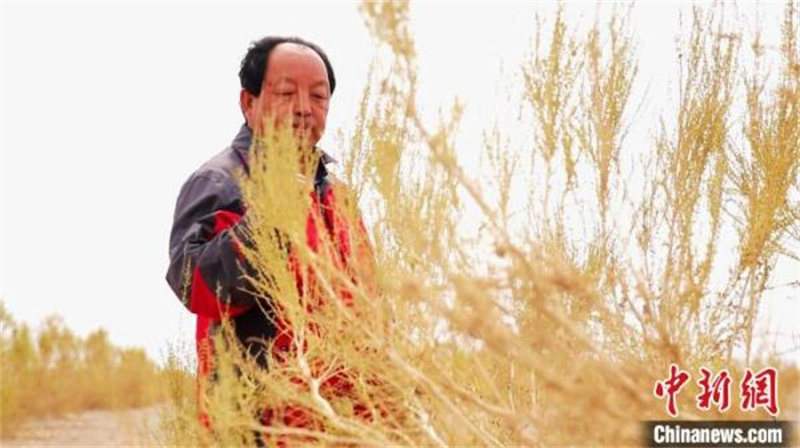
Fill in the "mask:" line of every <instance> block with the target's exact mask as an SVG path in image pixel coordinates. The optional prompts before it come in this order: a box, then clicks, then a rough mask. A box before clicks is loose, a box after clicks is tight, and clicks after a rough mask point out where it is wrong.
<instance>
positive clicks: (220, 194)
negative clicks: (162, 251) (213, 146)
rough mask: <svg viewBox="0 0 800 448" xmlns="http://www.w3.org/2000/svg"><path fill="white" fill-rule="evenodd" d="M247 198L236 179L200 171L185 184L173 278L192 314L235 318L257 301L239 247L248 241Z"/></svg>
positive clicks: (174, 239)
mask: <svg viewBox="0 0 800 448" xmlns="http://www.w3.org/2000/svg"><path fill="white" fill-rule="evenodd" d="M246 226H247V224H246V219H245V217H244V207H243V205H242V203H241V196H240V194H239V193H238V188H237V187H236V185H235V183H234V181H233V179H232V178H230V177H228V176H225V175H223V174H221V173H217V172H204V173H196V174H194V175H193V176H192V177H191V178H190V179H189V180H188V181H187V182H186V183H185V184H184V185H183V188H181V192H180V195H179V196H178V201H177V204H176V206H175V216H174V221H173V226H172V232H171V234H170V242H169V258H170V262H169V268H168V271H167V282H168V283H169V285H170V287H171V288H172V290H173V291H174V292H175V294H176V295H177V296H178V298H180V299H181V302H182V303H183V304H184V306H186V307H187V308H188V309H189V310H190V311H191V312H193V313H196V314H198V315H203V316H205V317H209V318H212V319H219V318H220V317H221V315H222V314H223V313H225V314H229V315H231V316H232V317H233V316H235V315H237V314H240V313H241V312H244V311H246V310H247V309H249V308H250V307H251V306H252V305H253V304H254V303H255V302H254V298H253V296H252V295H251V294H250V293H248V292H247V289H248V286H249V284H248V283H249V282H248V281H247V280H246V279H245V276H244V274H245V273H246V272H248V273H249V271H250V268H249V267H248V266H247V263H246V261H245V260H244V258H243V257H242V256H241V254H240V253H239V251H238V247H237V245H239V244H242V243H243V242H244V241H246V235H247V232H246Z"/></svg>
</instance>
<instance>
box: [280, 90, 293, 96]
mask: <svg viewBox="0 0 800 448" xmlns="http://www.w3.org/2000/svg"><path fill="white" fill-rule="evenodd" d="M292 95H294V92H291V91H287V92H278V96H284V97H288V96H292Z"/></svg>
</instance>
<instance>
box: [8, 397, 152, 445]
mask: <svg viewBox="0 0 800 448" xmlns="http://www.w3.org/2000/svg"><path fill="white" fill-rule="evenodd" d="M162 409H163V407H159V406H154V407H148V408H140V409H127V410H115V411H109V410H96V411H86V412H81V413H76V414H69V415H66V416H63V417H57V418H55V417H53V418H43V419H37V420H32V421H29V422H26V423H25V424H24V425H23V426H22V428H20V429H19V431H17V432H16V433H15V434H14V437H13V438H12V439H7V440H6V439H3V440H0V445H2V446H4V447H6V446H9V447H11V446H158V445H160V443H159V441H160V440H161V438H160V437H159V434H158V428H159V414H160V412H162Z"/></svg>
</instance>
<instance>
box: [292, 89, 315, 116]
mask: <svg viewBox="0 0 800 448" xmlns="http://www.w3.org/2000/svg"><path fill="white" fill-rule="evenodd" d="M294 114H295V115H297V116H301V117H305V116H309V115H311V94H310V93H309V92H302V91H301V92H298V95H297V101H295V105H294Z"/></svg>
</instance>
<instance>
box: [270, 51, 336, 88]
mask: <svg viewBox="0 0 800 448" xmlns="http://www.w3.org/2000/svg"><path fill="white" fill-rule="evenodd" d="M267 67H268V68H267V71H268V72H270V73H268V75H270V74H277V73H275V72H278V71H284V70H289V69H303V70H305V71H310V72H317V74H321V75H322V76H323V77H326V79H327V70H326V68H325V63H324V62H323V61H322V58H321V57H320V56H319V54H317V52H316V51H314V50H313V49H311V48H309V47H307V46H305V45H302V44H297V43H294V42H284V43H281V44H278V45H276V46H275V48H274V49H273V50H272V52H271V53H270V55H269V62H268V63H267ZM273 69H275V70H273ZM270 77H271V76H270Z"/></svg>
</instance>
